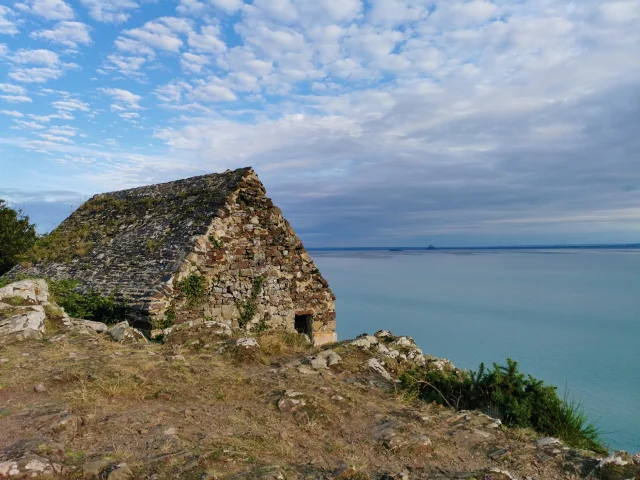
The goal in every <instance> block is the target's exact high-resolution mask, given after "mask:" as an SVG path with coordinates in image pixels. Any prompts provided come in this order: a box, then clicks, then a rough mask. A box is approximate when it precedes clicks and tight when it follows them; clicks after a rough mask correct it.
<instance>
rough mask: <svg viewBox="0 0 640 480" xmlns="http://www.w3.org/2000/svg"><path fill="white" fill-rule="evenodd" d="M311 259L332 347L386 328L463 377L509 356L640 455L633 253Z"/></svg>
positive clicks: (637, 258)
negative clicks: (323, 293)
mask: <svg viewBox="0 0 640 480" xmlns="http://www.w3.org/2000/svg"><path fill="white" fill-rule="evenodd" d="M311 253H312V256H313V257H314V260H315V261H316V264H317V265H318V267H319V268H320V270H321V271H322V273H323V275H324V276H325V278H326V279H327V280H328V281H329V284H330V286H331V288H332V289H333V291H334V293H335V294H336V296H337V318H338V336H339V338H352V337H354V336H356V335H358V334H360V333H362V332H369V333H373V332H375V331H376V330H379V329H389V330H391V331H392V332H394V333H400V334H406V335H410V336H412V337H414V338H415V339H416V341H417V343H418V345H419V346H420V347H421V348H422V349H423V350H424V351H425V353H428V354H431V355H434V356H437V357H445V358H449V359H450V360H451V361H453V363H454V364H456V365H457V366H459V367H461V368H474V369H475V368H477V366H478V364H479V363H480V362H481V361H484V362H485V363H490V362H494V361H495V362H500V363H503V362H504V360H505V359H506V358H507V357H511V358H513V359H514V360H517V361H518V362H519V364H520V366H521V369H522V370H523V371H525V372H528V373H531V374H532V375H534V376H536V377H538V378H540V379H543V380H545V381H546V382H547V383H552V384H555V385H558V386H559V392H560V393H561V394H563V393H564V391H565V386H566V387H567V388H568V393H569V396H570V397H572V398H575V399H576V400H579V401H581V402H583V404H584V407H585V410H586V411H587V413H588V414H589V416H590V418H591V419H592V420H593V421H594V422H595V423H596V425H597V426H598V427H599V428H600V429H601V431H602V432H603V438H604V439H605V441H606V442H607V443H608V445H609V446H610V447H611V448H614V449H624V450H627V451H630V452H638V451H640V251H637V250H635V251H634V250H626V251H625V250H558V251H550V250H538V251H535V250H531V251H521V250H516V251H514V250H500V251H460V252H454V251H436V252H422V253H417V252H397V253H396V252H384V251H360V252H353V251H351V252H320V251H314V252H311Z"/></svg>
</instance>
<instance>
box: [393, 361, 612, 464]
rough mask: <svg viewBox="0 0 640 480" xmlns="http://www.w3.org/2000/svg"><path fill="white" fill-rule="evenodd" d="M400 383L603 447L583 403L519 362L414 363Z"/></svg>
mask: <svg viewBox="0 0 640 480" xmlns="http://www.w3.org/2000/svg"><path fill="white" fill-rule="evenodd" d="M400 385H401V387H402V388H404V389H405V390H407V391H408V392H411V393H412V394H415V395H417V396H419V397H420V398H422V399H423V400H426V401H428V402H436V403H439V404H443V405H447V406H450V407H453V408H458V409H464V410H483V411H490V412H491V413H492V414H493V415H494V416H495V415H498V416H499V418H500V419H501V420H502V421H503V422H504V423H505V424H506V425H511V426H516V427H524V428H533V429H534V430H536V431H537V432H539V433H541V434H544V435H553V436H557V437H560V438H562V439H563V440H565V441H566V442H567V443H568V444H570V445H572V446H574V447H577V448H586V449H589V450H593V451H597V452H606V449H605V448H604V446H603V444H602V443H601V441H600V439H599V437H598V431H597V429H596V428H595V427H594V426H593V425H592V424H589V423H587V417H586V415H585V414H584V411H583V409H582V405H580V404H579V403H575V402H571V401H568V400H567V399H566V398H565V399H561V398H560V397H558V393H557V388H556V387H555V386H551V385H545V384H544V382H543V381H541V380H537V379H536V378H534V377H532V376H531V375H525V374H524V373H521V372H519V371H518V363H517V362H515V361H513V360H511V359H507V365H506V366H502V365H498V364H496V363H494V364H493V368H492V369H490V370H487V369H486V367H485V365H484V364H483V363H481V364H480V368H479V369H478V371H477V372H448V371H444V372H441V371H438V370H429V369H428V367H418V368H415V369H413V370H411V371H408V372H405V373H404V374H403V375H402V376H401V377H400Z"/></svg>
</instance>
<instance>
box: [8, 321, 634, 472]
mask: <svg viewBox="0 0 640 480" xmlns="http://www.w3.org/2000/svg"><path fill="white" fill-rule="evenodd" d="M224 342H225V340H224V339H221V338H218V337H216V336H215V335H211V334H209V333H208V332H206V331H205V330H202V329H201V330H197V329H196V330H194V331H191V332H189V333H182V334H180V335H176V336H175V337H174V339H173V340H172V341H170V342H168V343H167V344H165V345H160V344H146V345H131V346H124V345H119V344H115V343H113V342H111V341H109V340H108V339H107V338H105V337H101V336H99V335H95V334H86V333H72V334H64V335H62V336H61V339H60V340H59V341H56V342H51V341H49V340H45V341H44V342H28V343H23V344H18V345H13V346H8V347H0V431H1V432H2V435H0V453H3V454H4V456H5V458H6V457H7V455H9V456H10V455H11V453H10V450H11V449H10V448H9V447H11V446H14V447H13V449H14V450H15V445H16V444H17V443H18V444H19V442H20V441H24V440H27V439H28V440H30V441H29V442H27V443H25V444H24V445H22V446H21V447H20V448H23V449H29V450H30V451H32V452H38V453H39V454H41V455H42V456H45V457H47V458H50V459H52V460H53V461H55V462H57V463H60V464H62V465H64V466H65V471H64V474H63V475H62V477H61V478H82V467H83V466H85V465H87V463H88V462H90V461H92V460H101V459H105V460H106V461H107V462H105V464H107V463H111V464H115V463H118V462H122V461H124V462H127V464H128V465H129V466H130V467H131V468H132V470H133V471H134V473H135V475H136V478H159V479H164V478H182V479H190V478H193V479H200V478H220V479H226V478H277V476H278V474H280V473H281V474H282V475H283V477H284V478H286V479H296V478H299V479H303V478H309V479H311V478H314V479H315V478H332V472H334V471H336V469H339V468H340V467H341V466H342V465H344V464H347V465H350V466H352V467H353V468H352V469H350V470H348V471H346V472H345V473H344V474H343V476H342V477H340V478H352V479H356V478H360V479H365V478H380V477H381V476H382V475H383V474H384V473H389V474H393V475H397V474H398V473H400V472H403V471H406V472H410V477H409V478H452V479H453V478H460V477H458V476H456V475H458V474H462V473H470V476H469V477H465V478H476V479H482V480H485V479H495V480H503V479H506V478H507V477H506V476H504V475H502V474H499V473H487V472H488V471H489V470H490V469H491V468H496V467H498V468H501V469H504V470H508V471H509V472H511V474H513V475H516V476H517V477H518V478H524V477H525V476H529V477H530V478H532V479H540V480H542V479H544V480H553V479H561V478H562V479H578V478H583V476H584V475H585V473H588V471H586V470H588V469H590V468H591V467H592V466H593V465H592V464H589V463H584V462H582V463H580V462H574V463H573V464H568V463H566V462H568V461H570V460H572V459H573V458H574V457H573V456H572V453H571V452H570V451H569V449H566V450H562V449H561V448H560V449H558V451H557V452H555V453H553V452H552V451H551V450H544V451H543V450H541V449H539V448H536V446H535V442H534V437H535V436H534V435H533V434H532V432H530V431H525V430H511V429H504V428H489V427H488V425H489V424H491V423H492V420H491V419H489V418H488V417H486V416H484V415H482V414H478V413H470V414H469V415H465V414H460V412H457V411H454V410H452V409H448V408H443V407H441V406H437V405H428V404H426V403H424V402H420V401H416V400H410V399H407V398H405V397H403V396H402V395H401V394H400V393H399V392H396V390H395V388H394V386H393V385H392V384H391V383H388V382H385V381H383V380H382V379H381V378H380V377H379V376H377V375H376V374H374V373H372V372H369V371H367V370H366V369H365V368H363V366H362V364H363V362H364V361H365V360H366V359H367V358H368V355H367V354H366V353H364V352H362V351H360V350H358V349H355V348H353V347H345V346H338V347H336V349H335V350H336V351H337V352H338V353H339V354H340V355H342V357H343V363H342V364H340V365H337V366H335V367H332V369H331V371H328V372H326V373H323V374H321V375H308V374H303V373H300V372H298V371H297V370H296V369H290V368H285V367H283V366H284V365H285V364H287V363H288V362H291V361H292V360H295V359H296V358H301V357H303V356H305V355H310V354H311V353H313V351H312V350H311V349H310V347H305V346H303V345H301V344H300V343H299V342H296V341H294V340H292V339H291V337H287V336H279V335H275V334H267V335H266V336H264V337H262V338H261V344H262V349H261V351H260V352H259V353H246V352H243V351H236V350H234V349H230V350H229V349H227V351H226V352H224V353H217V350H218V349H219V348H220V346H221V345H224ZM180 355H182V357H180ZM395 373H399V372H395ZM40 383H42V384H44V385H45V387H46V391H45V392H42V393H36V392H35V391H34V389H33V387H34V385H37V384H40ZM286 390H295V391H298V392H300V393H302V394H303V395H302V397H301V398H304V400H305V402H306V406H305V407H304V408H302V409H300V410H298V411H296V412H293V413H283V412H281V411H280V410H279V409H278V407H277V403H278V400H279V399H280V398H281V397H282V395H283V392H285V391H286ZM388 421H395V422H397V423H396V425H395V430H394V434H395V437H393V439H389V438H387V439H384V438H376V432H378V430H376V429H377V428H378V427H379V426H380V425H381V424H383V423H385V422H388ZM417 435H425V436H428V437H429V438H430V439H431V440H432V442H433V447H432V448H424V447H422V448H421V447H419V446H416V445H414V444H412V443H411V441H410V440H411V439H413V438H415V437H416V436H417ZM502 449H505V450H506V453H504V454H502V455H497V454H496V455H493V457H495V458H491V456H492V454H495V453H496V452H497V451H498V453H499V451H500V450H502ZM7 452H9V453H7ZM0 458H1V457H0ZM563 464H565V465H563ZM574 464H575V465H574ZM568 465H572V466H568ZM154 474H155V475H156V476H155V477H152V476H153V475H154ZM203 475H204V476H203ZM206 475H209V476H208V477H207V476H206ZM105 478H106V477H105ZM389 478H401V477H389ZM592 478H596V477H592ZM625 478H632V477H625ZM637 478H640V477H637Z"/></svg>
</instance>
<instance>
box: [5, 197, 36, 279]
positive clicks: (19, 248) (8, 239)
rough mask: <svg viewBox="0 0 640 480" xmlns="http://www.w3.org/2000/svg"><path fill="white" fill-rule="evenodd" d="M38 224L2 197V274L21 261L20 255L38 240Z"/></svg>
mask: <svg viewBox="0 0 640 480" xmlns="http://www.w3.org/2000/svg"><path fill="white" fill-rule="evenodd" d="M36 238H37V235H36V226H35V225H34V224H32V223H30V222H29V217H28V216H26V215H23V213H22V211H20V210H16V209H13V208H10V207H8V206H7V204H6V202H5V201H4V200H2V199H0V275H2V274H4V273H6V272H8V271H9V270H11V268H13V266H14V265H16V264H17V263H18V262H19V261H20V255H21V254H23V253H24V252H25V251H27V250H28V249H29V248H31V246H32V245H33V244H34V242H35V241H36Z"/></svg>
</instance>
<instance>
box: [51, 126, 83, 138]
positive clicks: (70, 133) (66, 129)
mask: <svg viewBox="0 0 640 480" xmlns="http://www.w3.org/2000/svg"><path fill="white" fill-rule="evenodd" d="M49 133H50V134H51V135H62V136H65V137H75V136H76V135H78V129H77V128H74V127H70V126H68V125H64V126H57V127H51V128H50V129H49Z"/></svg>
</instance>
